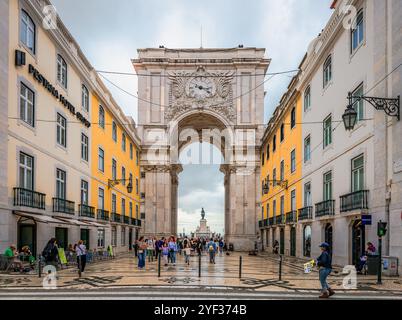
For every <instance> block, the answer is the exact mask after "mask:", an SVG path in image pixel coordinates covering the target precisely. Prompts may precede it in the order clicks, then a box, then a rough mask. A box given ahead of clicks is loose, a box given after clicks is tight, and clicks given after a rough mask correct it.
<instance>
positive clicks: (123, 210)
mask: <svg viewBox="0 0 402 320" xmlns="http://www.w3.org/2000/svg"><path fill="white" fill-rule="evenodd" d="M121 215H122V216H123V217H124V216H125V215H126V199H121Z"/></svg>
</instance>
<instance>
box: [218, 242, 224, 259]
mask: <svg viewBox="0 0 402 320" xmlns="http://www.w3.org/2000/svg"><path fill="white" fill-rule="evenodd" d="M223 246H224V244H223V239H222V238H221V239H220V240H219V254H220V255H221V256H222V254H223Z"/></svg>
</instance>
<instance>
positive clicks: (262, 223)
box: [258, 220, 264, 229]
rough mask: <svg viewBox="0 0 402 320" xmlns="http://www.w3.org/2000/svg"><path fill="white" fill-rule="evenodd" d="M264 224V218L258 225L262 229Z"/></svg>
mask: <svg viewBox="0 0 402 320" xmlns="http://www.w3.org/2000/svg"><path fill="white" fill-rule="evenodd" d="M263 226H264V220H260V221H258V227H259V228H260V229H262V227H263Z"/></svg>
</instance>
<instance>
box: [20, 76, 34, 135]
mask: <svg viewBox="0 0 402 320" xmlns="http://www.w3.org/2000/svg"><path fill="white" fill-rule="evenodd" d="M20 119H21V120H22V121H24V122H26V123H27V124H29V125H30V126H31V127H34V126H35V125H34V121H35V93H34V92H33V91H32V90H31V89H29V88H28V87H27V86H26V85H24V84H23V83H22V82H21V85H20Z"/></svg>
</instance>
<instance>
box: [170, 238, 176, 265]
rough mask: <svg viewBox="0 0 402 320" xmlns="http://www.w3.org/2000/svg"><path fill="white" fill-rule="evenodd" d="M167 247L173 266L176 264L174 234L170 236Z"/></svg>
mask: <svg viewBox="0 0 402 320" xmlns="http://www.w3.org/2000/svg"><path fill="white" fill-rule="evenodd" d="M168 247H169V254H170V261H171V263H173V265H174V266H175V265H176V253H177V243H176V239H175V237H174V236H171V237H170V241H169V244H168Z"/></svg>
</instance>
